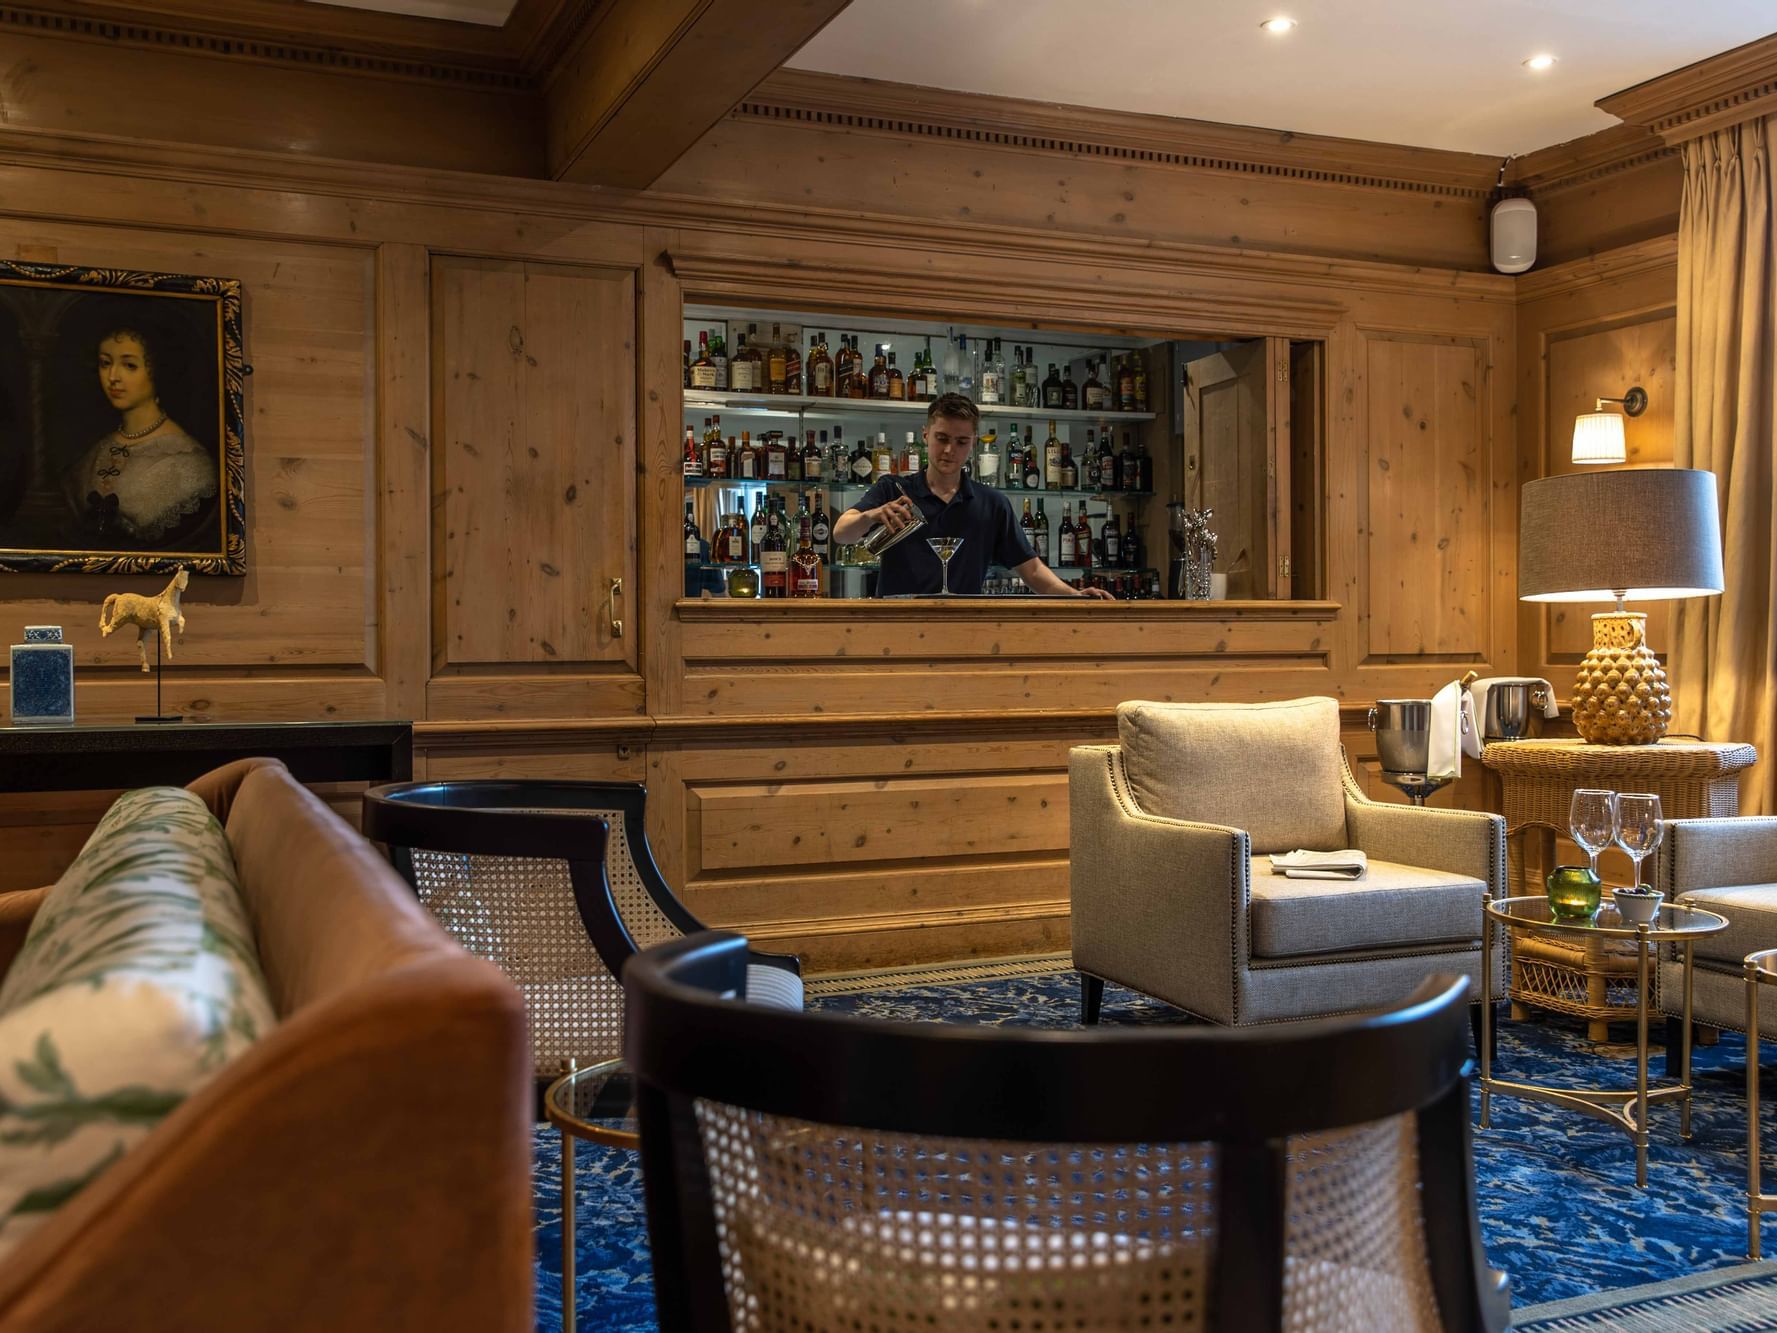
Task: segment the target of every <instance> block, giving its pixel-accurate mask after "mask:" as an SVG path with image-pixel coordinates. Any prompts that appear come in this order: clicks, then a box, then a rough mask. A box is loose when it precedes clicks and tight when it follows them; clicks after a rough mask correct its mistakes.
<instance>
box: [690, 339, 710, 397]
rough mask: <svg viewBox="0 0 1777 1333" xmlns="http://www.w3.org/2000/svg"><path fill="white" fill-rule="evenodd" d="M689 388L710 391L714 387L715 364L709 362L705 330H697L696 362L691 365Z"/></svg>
mask: <svg viewBox="0 0 1777 1333" xmlns="http://www.w3.org/2000/svg"><path fill="white" fill-rule="evenodd" d="M691 387H692V388H693V389H711V390H713V389H714V388H715V387H716V363H715V362H714V361H712V360H710V335H709V331H708V330H707V329H699V330H698V333H697V360H695V361H693V362H692V363H691Z"/></svg>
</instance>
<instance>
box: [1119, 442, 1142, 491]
mask: <svg viewBox="0 0 1777 1333" xmlns="http://www.w3.org/2000/svg"><path fill="white" fill-rule="evenodd" d="M1120 461H1121V464H1122V466H1121V468H1120V472H1121V477H1122V482H1123V489H1124V490H1126V491H1139V490H1140V489H1141V460H1140V459H1139V458H1137V457H1136V456H1135V446H1134V445H1132V444H1131V443H1130V442H1129V432H1128V431H1124V432H1123V457H1122V459H1121V460H1120Z"/></svg>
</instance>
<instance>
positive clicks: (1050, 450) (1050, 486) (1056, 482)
mask: <svg viewBox="0 0 1777 1333" xmlns="http://www.w3.org/2000/svg"><path fill="white" fill-rule="evenodd" d="M1043 486H1044V488H1045V489H1047V490H1051V491H1055V490H1060V489H1061V441H1060V440H1058V439H1056V438H1055V423H1054V422H1053V421H1051V422H1050V423H1049V438H1048V439H1046V440H1044V441H1043Z"/></svg>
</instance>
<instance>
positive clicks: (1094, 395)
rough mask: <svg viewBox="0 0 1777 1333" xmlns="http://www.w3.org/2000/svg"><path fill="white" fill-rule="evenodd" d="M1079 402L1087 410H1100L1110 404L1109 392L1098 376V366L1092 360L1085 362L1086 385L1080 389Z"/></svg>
mask: <svg viewBox="0 0 1777 1333" xmlns="http://www.w3.org/2000/svg"><path fill="white" fill-rule="evenodd" d="M1081 395H1082V397H1081V403H1082V404H1083V405H1084V407H1085V408H1086V410H1087V411H1088V412H1102V411H1104V410H1105V409H1106V408H1107V407H1108V406H1109V405H1110V393H1109V392H1108V391H1107V390H1106V389H1105V387H1104V381H1103V380H1101V379H1099V378H1098V367H1097V365H1095V364H1094V363H1093V362H1091V361H1088V362H1087V363H1086V385H1085V387H1084V388H1083V389H1082V390H1081Z"/></svg>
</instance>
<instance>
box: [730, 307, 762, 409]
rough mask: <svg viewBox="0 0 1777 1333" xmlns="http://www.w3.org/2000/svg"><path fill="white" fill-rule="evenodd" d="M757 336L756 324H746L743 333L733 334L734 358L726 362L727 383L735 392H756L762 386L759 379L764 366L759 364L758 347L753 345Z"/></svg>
mask: <svg viewBox="0 0 1777 1333" xmlns="http://www.w3.org/2000/svg"><path fill="white" fill-rule="evenodd" d="M758 336H759V326H758V325H757V324H749V325H747V331H746V332H745V333H737V334H735V336H734V341H735V348H734V359H733V360H732V361H730V362H729V363H728V383H729V386H730V387H731V388H732V389H733V390H734V391H735V392H736V393H758V392H759V390H760V388H761V387H762V386H761V384H760V380H761V378H762V376H763V370H764V367H763V366H762V365H761V364H760V360H759V349H758V348H757V347H755V346H753V342H754V340H756V339H757V338H758Z"/></svg>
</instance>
